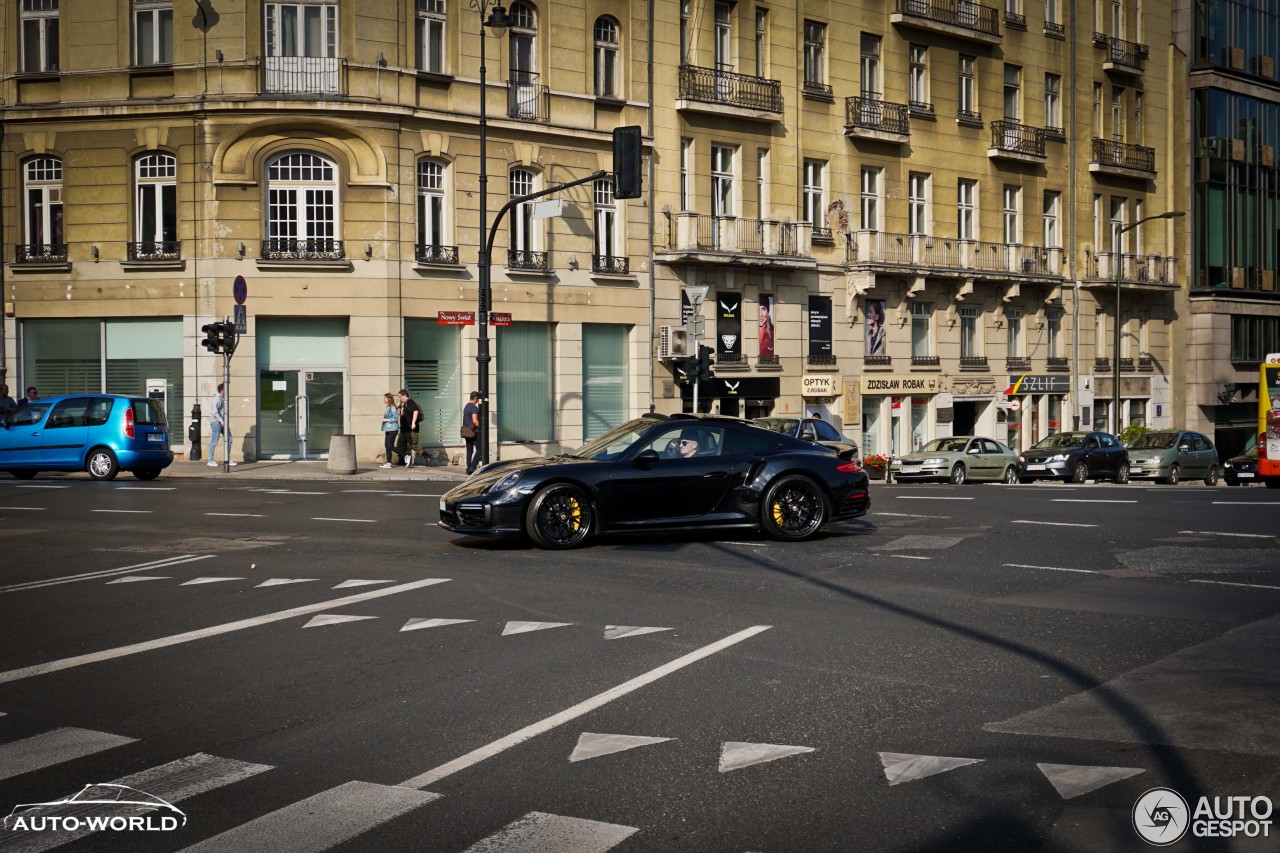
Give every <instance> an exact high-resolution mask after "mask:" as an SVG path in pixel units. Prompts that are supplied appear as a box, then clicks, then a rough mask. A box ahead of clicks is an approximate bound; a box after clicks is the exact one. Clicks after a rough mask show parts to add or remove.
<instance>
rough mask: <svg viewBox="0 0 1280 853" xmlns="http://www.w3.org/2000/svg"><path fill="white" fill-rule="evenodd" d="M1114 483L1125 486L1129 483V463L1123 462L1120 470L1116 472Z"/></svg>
mask: <svg viewBox="0 0 1280 853" xmlns="http://www.w3.org/2000/svg"><path fill="white" fill-rule="evenodd" d="M1113 482H1116V483H1119V484H1120V485H1122V486H1123V485H1125V484H1126V483H1128V482H1129V463H1128V462H1121V463H1120V468H1119V469H1118V470H1117V471H1116V476H1115V480H1114V481H1113Z"/></svg>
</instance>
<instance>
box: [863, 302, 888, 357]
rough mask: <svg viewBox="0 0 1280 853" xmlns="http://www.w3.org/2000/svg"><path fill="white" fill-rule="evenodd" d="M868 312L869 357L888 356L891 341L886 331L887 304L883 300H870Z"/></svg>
mask: <svg viewBox="0 0 1280 853" xmlns="http://www.w3.org/2000/svg"><path fill="white" fill-rule="evenodd" d="M866 312H867V351H866V354H867V355H888V354H889V341H888V335H887V333H886V330H885V324H884V321H885V313H886V312H885V302H884V300H883V299H868V300H867V301H866Z"/></svg>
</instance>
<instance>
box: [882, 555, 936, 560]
mask: <svg viewBox="0 0 1280 853" xmlns="http://www.w3.org/2000/svg"><path fill="white" fill-rule="evenodd" d="M887 556H890V557H892V558H893V559H895V560H932V559H933V557H913V556H912V555H910V554H889V555H887Z"/></svg>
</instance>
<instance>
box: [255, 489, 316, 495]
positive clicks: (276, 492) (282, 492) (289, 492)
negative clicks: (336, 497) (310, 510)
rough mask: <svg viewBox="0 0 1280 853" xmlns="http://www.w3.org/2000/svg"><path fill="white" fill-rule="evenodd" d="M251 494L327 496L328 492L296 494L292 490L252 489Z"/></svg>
mask: <svg viewBox="0 0 1280 853" xmlns="http://www.w3.org/2000/svg"><path fill="white" fill-rule="evenodd" d="M249 491H251V492H264V493H265V494H268V495H327V494H329V493H328V492H295V491H292V490H290V489H250V490H249Z"/></svg>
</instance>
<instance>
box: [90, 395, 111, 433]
mask: <svg viewBox="0 0 1280 853" xmlns="http://www.w3.org/2000/svg"><path fill="white" fill-rule="evenodd" d="M113 405H115V400H113V399H111V398H110V397H95V398H94V399H93V400H90V401H89V405H88V407H86V408H85V413H84V422H85V425H86V426H102V425H103V424H105V423H106V422H107V420H108V419H109V418H110V417H111V407H112V406H113Z"/></svg>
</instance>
